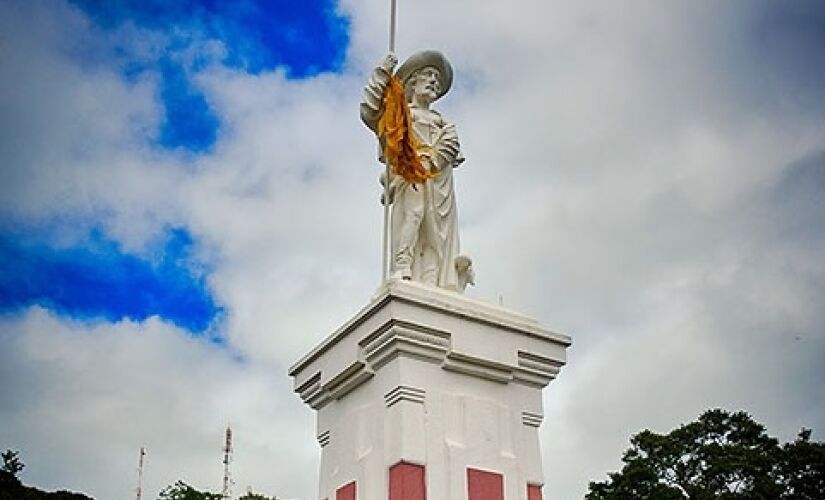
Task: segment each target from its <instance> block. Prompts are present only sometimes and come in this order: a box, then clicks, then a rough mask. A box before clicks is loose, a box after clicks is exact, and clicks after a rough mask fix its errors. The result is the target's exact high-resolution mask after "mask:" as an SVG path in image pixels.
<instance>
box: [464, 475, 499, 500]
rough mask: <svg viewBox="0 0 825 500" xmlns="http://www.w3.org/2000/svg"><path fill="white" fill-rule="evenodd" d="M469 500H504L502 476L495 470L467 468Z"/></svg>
mask: <svg viewBox="0 0 825 500" xmlns="http://www.w3.org/2000/svg"><path fill="white" fill-rule="evenodd" d="M467 492H468V493H469V499H470V500H504V477H503V476H502V475H501V474H497V473H495V472H487V471H483V470H478V469H467Z"/></svg>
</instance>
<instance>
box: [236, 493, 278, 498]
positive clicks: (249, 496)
mask: <svg viewBox="0 0 825 500" xmlns="http://www.w3.org/2000/svg"><path fill="white" fill-rule="evenodd" d="M238 500H278V497H268V496H264V495H260V494H258V493H252V492H251V491H250V492H248V493H246V494H245V495H244V496H242V497H238Z"/></svg>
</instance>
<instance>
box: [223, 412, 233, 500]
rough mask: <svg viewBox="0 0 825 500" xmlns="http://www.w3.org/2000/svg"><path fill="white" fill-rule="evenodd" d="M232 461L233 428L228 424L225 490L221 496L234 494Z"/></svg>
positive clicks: (225, 452)
mask: <svg viewBox="0 0 825 500" xmlns="http://www.w3.org/2000/svg"><path fill="white" fill-rule="evenodd" d="M230 463H232V429H230V428H229V426H228V425H227V426H226V442H225V443H224V447H223V490H221V498H224V499H228V498H230V497H231V496H232V476H231V475H230V473H229V464H230Z"/></svg>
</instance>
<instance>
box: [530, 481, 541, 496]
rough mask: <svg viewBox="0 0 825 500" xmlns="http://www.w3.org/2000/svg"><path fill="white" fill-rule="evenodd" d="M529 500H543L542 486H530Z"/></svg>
mask: <svg viewBox="0 0 825 500" xmlns="http://www.w3.org/2000/svg"><path fill="white" fill-rule="evenodd" d="M527 500H541V486H538V485H535V484H528V485H527Z"/></svg>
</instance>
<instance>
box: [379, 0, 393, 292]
mask: <svg viewBox="0 0 825 500" xmlns="http://www.w3.org/2000/svg"><path fill="white" fill-rule="evenodd" d="M396 7H397V6H396V0H390V54H394V53H395V17H396V16H395V14H396V10H397V8H396ZM385 161H386V168H385V169H384V241H383V248H382V249H381V250H382V252H381V284H382V285H383V284H384V283H386V282H387V274H388V273H389V262H388V261H389V254H390V248H389V247H390V243H389V239H390V162H389V160H385Z"/></svg>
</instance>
